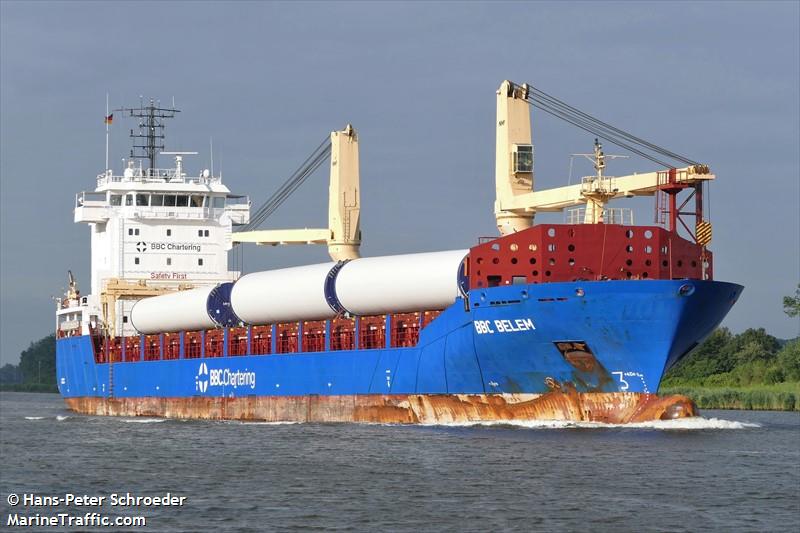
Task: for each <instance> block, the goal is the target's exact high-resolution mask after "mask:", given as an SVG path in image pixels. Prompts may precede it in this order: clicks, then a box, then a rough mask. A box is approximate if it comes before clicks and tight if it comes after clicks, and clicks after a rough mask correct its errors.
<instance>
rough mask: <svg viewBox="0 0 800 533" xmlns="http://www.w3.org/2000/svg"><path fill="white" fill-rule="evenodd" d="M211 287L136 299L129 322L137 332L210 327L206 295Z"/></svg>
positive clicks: (190, 329) (209, 292)
mask: <svg viewBox="0 0 800 533" xmlns="http://www.w3.org/2000/svg"><path fill="white" fill-rule="evenodd" d="M212 290H214V286H211V287H200V288H198V289H191V290H188V291H179V292H174V293H171V294H163V295H161V296H152V297H150V298H144V299H142V300H139V301H138V302H136V303H135V304H134V305H133V308H131V315H130V322H131V325H132V326H133V327H134V329H136V331H138V332H139V333H144V334H145V335H150V334H152V333H164V332H172V331H192V330H198V329H211V328H213V327H214V326H215V324H214V321H213V320H211V317H210V316H209V315H208V295H209V294H211V291H212Z"/></svg>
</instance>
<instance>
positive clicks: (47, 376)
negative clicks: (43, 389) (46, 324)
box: [19, 334, 56, 387]
mask: <svg viewBox="0 0 800 533" xmlns="http://www.w3.org/2000/svg"><path fill="white" fill-rule="evenodd" d="M19 370H20V373H21V374H22V382H23V383H24V384H27V385H47V386H52V387H55V386H56V336H55V334H50V335H48V336H47V337H43V338H41V339H39V340H38V341H36V342H32V343H31V345H30V346H29V347H28V348H27V349H26V350H24V351H23V352H22V354H21V355H20V358H19Z"/></svg>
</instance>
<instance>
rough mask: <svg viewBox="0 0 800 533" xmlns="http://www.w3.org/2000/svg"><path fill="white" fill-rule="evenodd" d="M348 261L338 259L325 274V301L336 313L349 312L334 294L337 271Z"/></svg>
mask: <svg viewBox="0 0 800 533" xmlns="http://www.w3.org/2000/svg"><path fill="white" fill-rule="evenodd" d="M349 262H350V260H349V259H346V260H344V261H339V262H338V263H336V264H335V265H333V268H331V270H330V272H328V275H327V276H325V301H326V302H327V303H328V306H330V308H331V309H332V310H333V312H334V313H336V314H337V315H344V314H350V313H349V312H348V311H347V309H345V308H344V306H343V305H342V302H340V301H339V297H338V296H336V277H337V276H338V275H339V272H340V271H341V270H342V268H343V267H344V266H345V265H346V264H347V263H349Z"/></svg>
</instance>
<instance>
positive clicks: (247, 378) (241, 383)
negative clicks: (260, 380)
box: [194, 363, 256, 394]
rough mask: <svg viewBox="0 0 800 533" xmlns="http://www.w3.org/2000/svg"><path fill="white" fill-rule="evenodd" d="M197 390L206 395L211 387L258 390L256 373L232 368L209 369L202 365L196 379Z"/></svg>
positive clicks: (204, 364)
mask: <svg viewBox="0 0 800 533" xmlns="http://www.w3.org/2000/svg"><path fill="white" fill-rule="evenodd" d="M194 385H195V390H197V391H198V392H200V393H201V394H202V393H205V392H206V391H208V389H209V387H231V388H233V389H238V388H239V387H249V388H251V389H255V388H256V373H255V372H252V371H248V370H247V369H245V370H244V371H242V370H231V369H230V368H208V365H207V364H206V363H200V368H199V369H198V370H197V375H196V376H195V377H194Z"/></svg>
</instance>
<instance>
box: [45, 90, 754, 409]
mask: <svg viewBox="0 0 800 533" xmlns="http://www.w3.org/2000/svg"><path fill="white" fill-rule="evenodd" d="M496 106H497V122H496V124H495V127H496V146H495V149H496V164H495V182H496V198H495V203H494V211H495V216H496V220H497V228H498V233H499V234H498V235H497V236H495V237H488V238H480V239H476V241H475V244H474V246H472V247H471V248H469V249H461V250H458V249H457V250H447V251H441V252H428V253H417V254H403V255H393V256H382V257H366V258H362V257H360V243H361V229H360V201H361V198H360V185H359V180H360V171H359V153H358V134H357V132H356V131H355V129H353V128H352V126H349V125H348V126H347V127H346V128H345V129H343V130H341V131H334V132H332V133H331V134H330V137H329V139H327V140H326V141H325V142H323V143H322V144H321V145H320V146H319V147H318V148H317V149H316V150H315V151H314V152H313V153H312V155H311V156H309V158H308V159H307V160H306V162H305V163H304V164H303V165H302V166H301V167H300V168H299V169H298V170H297V171H296V172H295V173H294V174H292V176H290V178H289V179H288V180H287V181H286V182H285V183H284V184H283V186H281V187H280V188H279V189H278V191H277V192H276V193H275V194H274V195H273V196H272V197H270V198H269V199H268V200H267V202H265V203H264V204H263V205H262V206H261V207H260V208H258V209H257V210H256V211H255V212H253V213H251V202H250V200H249V198H248V197H246V196H240V195H235V194H233V193H231V191H230V190H229V189H228V188H227V187H226V186H225V185H223V183H222V177H221V173H215V172H214V169H213V164H212V168H211V169H210V170H208V169H207V170H202V171H200V172H198V173H197V175H196V176H191V175H189V174H188V173H187V172H186V171H185V164H186V163H185V161H184V158H186V157H187V156H190V155H194V154H195V153H194V152H164V151H163V149H164V146H163V139H164V124H165V121H166V119H168V118H173V117H174V116H175V114H176V113H177V112H178V110H177V109H175V108H174V106H173V107H161V106H160V104H157V103H155V102H153V101H151V102H150V103H149V104H147V105H146V104H144V103H141V104H140V106H139V107H136V108H123V109H119V110H114V111H115V113H116V114H117V115H118V116H119V115H126V116H129V117H133V118H136V119H138V120H139V127H140V129H139V131H138V132H136V131H134V130H131V137H132V138H133V141H134V142H133V145H134V146H133V148H134V149H133V150H132V151H131V158H130V160H128V161H127V162H124V163H123V167H124V170H123V172H122V174H121V175H117V174H114V172H113V171H112V170H110V169H107V170H105V171H104V172H103V173H101V174H100V175H98V176H97V183H96V188H95V189H94V191H91V192H81V193H79V194H78V195H77V196H76V201H75V210H74V221H75V222H76V223H86V224H88V226H89V228H90V233H91V292H90V293H89V294H88V295H82V294H81V293H80V291H79V290H78V286H77V283H76V282H75V280H74V278H73V277H72V274H71V273H70V283H69V289H68V290H67V292H66V294H65V295H64V297H63V298H61V299H59V300H58V301H57V311H56V318H57V320H56V337H57V341H56V362H57V365H56V366H57V382H58V387H59V390H60V392H61V394H62V396H63V397H64V399H65V401H66V404H67V406H68V407H69V408H70V409H72V410H74V411H77V412H80V413H87V414H95V415H120V416H159V417H175V418H200V419H235V420H262V421H299V422H375V423H449V422H477V421H497V420H500V421H503V420H537V419H538V420H541V419H559V420H575V421H596V422H610V423H627V422H640V421H645V420H654V419H668V418H676V417H684V416H693V415H695V414H696V408H695V406H694V404H693V403H692V401H691V400H690V399H689V398H686V397H683V396H666V397H664V396H659V395H658V389H659V384H660V382H661V379H662V376H663V375H664V372H665V371H666V370H667V369H668V368H670V367H671V366H672V365H674V364H675V363H676V362H678V361H679V360H680V359H681V358H682V357H684V356H685V355H686V354H687V353H689V352H690V351H691V350H692V349H693V348H695V347H696V346H697V345H698V344H699V343H700V342H702V340H703V339H704V338H705V337H706V336H707V335H709V334H710V333H711V332H712V331H713V330H714V328H715V327H717V326H718V325H719V323H720V322H721V321H722V319H723V318H724V317H725V315H726V314H727V312H728V311H729V310H730V308H731V307H732V306H733V305H734V303H735V302H736V300H737V299H738V297H739V295H740V293H741V291H742V287H741V286H740V285H736V284H733V283H726V282H720V281H715V280H713V275H712V271H713V262H712V253H711V252H710V250H709V249H708V244H709V243H710V240H711V225H710V222H709V221H708V220H706V218H705V215H704V209H703V207H704V192H705V191H704V189H706V188H707V187H708V186H709V184H710V183H711V182H712V181H713V180H714V178H715V176H714V175H713V174H712V173H711V171H710V169H709V168H708V167H707V166H706V165H702V164H699V163H697V162H694V161H691V160H689V159H687V158H685V157H682V156H680V155H678V154H675V153H674V152H671V151H668V150H666V149H663V148H661V147H658V146H656V145H654V144H652V143H649V142H647V141H644V140H642V139H639V138H638V137H635V136H633V135H631V134H629V133H627V132H625V131H623V130H621V129H618V128H616V127H613V126H610V125H609V124H607V123H605V122H602V121H600V120H599V119H596V118H594V117H593V116H591V115H589V114H587V113H584V112H581V111H579V110H577V109H576V108H574V107H572V106H569V105H568V104H566V103H564V102H562V101H560V100H558V99H556V98H555V97H552V96H550V95H548V94H547V93H544V92H542V91H540V90H539V89H536V88H535V87H533V86H530V85H527V84H524V85H519V84H516V83H513V82H510V81H504V82H503V83H502V84H501V86H500V88H499V90H498V91H497V93H496ZM531 106H533V107H535V108H537V109H540V110H542V111H544V112H546V113H549V114H551V115H554V116H558V117H559V118H563V119H564V120H567V121H568V122H570V123H573V124H575V125H576V126H578V127H580V128H582V129H584V130H586V131H587V132H590V133H592V134H593V136H595V137H596V139H595V145H594V151H593V153H591V154H580V155H584V156H586V157H587V158H588V159H590V161H591V162H592V164H593V166H594V174H592V175H590V176H586V177H583V178H581V179H580V180H578V181H577V182H576V183H574V184H569V185H566V186H563V187H557V188H552V189H545V190H536V189H535V187H534V150H533V144H532V137H531ZM113 116H114V113H111V114H109V115H108V116H107V117H106V123H107V124H108V123H109V122H110V121H111V120H112V118H113ZM600 138H602V139H604V140H605V141H608V142H611V143H613V144H615V145H617V146H621V147H623V148H626V149H628V150H630V151H632V152H633V153H636V154H638V155H642V156H644V157H646V158H648V159H650V160H652V161H653V162H655V163H657V164H658V165H659V167H661V170H656V171H653V172H644V173H637V174H632V175H627V176H610V175H608V174H607V173H606V161H607V160H608V159H609V158H610V157H611V156H606V155H605V153H604V151H603V148H602V145H601V144H600V141H599V139H600ZM158 155H170V156H173V157H174V160H175V163H174V167H172V168H167V169H163V168H158V166H157V164H156V163H157V156H158ZM328 158H330V188H329V193H330V196H329V213H328V215H329V217H328V218H329V221H328V222H329V224H328V225H329V227H328V228H324V229H308V228H304V229H287V230H276V229H272V230H260V229H258V228H259V225H260V224H261V223H262V222H263V220H264V219H265V218H266V217H268V216H269V214H271V213H272V212H273V211H274V210H275V209H276V208H277V206H279V205H280V204H281V203H282V201H283V200H284V199H285V198H286V197H287V196H288V195H289V194H291V193H292V192H293V191H294V190H295V189H296V188H297V187H298V186H299V184H301V183H302V182H303V181H304V179H305V178H306V177H307V176H308V175H309V174H310V173H311V172H313V170H314V169H316V168H318V167H319V166H321V165H322V164H323V163H324V162H325V161H327V160H328ZM670 161H680V162H682V163H685V166H683V167H679V166H678V165H675V164H670ZM145 162H147V164H146V165H145V164H144V163H145ZM106 167H108V164H106ZM638 196H650V197H653V198H654V199H655V208H654V222H653V224H651V225H635V224H633V212H632V210H631V209H626V208H617V207H610V206H609V202H611V201H613V200H616V199H622V198H631V197H638ZM542 212H563V214H564V221H563V223H537V224H534V217H535V215H536V214H537V213H542ZM247 243H256V244H261V245H273V246H277V245H285V244H309V245H327V247H328V252H329V255H330V257H331V261H329V262H326V263H320V264H312V265H303V266H297V267H292V268H283V269H274V270H267V271H261V272H253V273H249V274H244V275H242V273H241V272H239V271H237V270H229V268H230V267H229V264H230V263H232V262H233V258H232V257H229V255H232V256H235V251H236V250H235V249H236V248H237V247H240V246H246V245H249V244H247ZM232 250H233V253H232V252H231V251H232Z"/></svg>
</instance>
